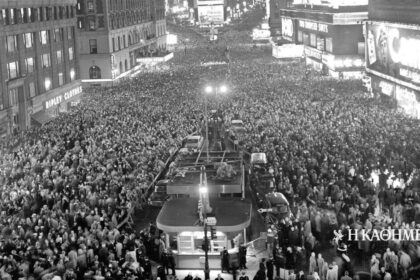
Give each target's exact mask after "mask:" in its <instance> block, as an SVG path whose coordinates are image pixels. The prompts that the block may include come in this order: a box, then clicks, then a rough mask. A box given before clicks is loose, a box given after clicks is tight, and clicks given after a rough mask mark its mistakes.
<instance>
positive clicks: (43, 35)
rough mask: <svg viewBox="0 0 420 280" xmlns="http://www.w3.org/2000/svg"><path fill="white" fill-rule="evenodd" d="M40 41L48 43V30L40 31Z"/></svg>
mask: <svg viewBox="0 0 420 280" xmlns="http://www.w3.org/2000/svg"><path fill="white" fill-rule="evenodd" d="M39 41H40V42H41V45H46V44H48V41H49V36H48V30H42V31H40V32H39Z"/></svg>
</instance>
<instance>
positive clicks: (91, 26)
mask: <svg viewBox="0 0 420 280" xmlns="http://www.w3.org/2000/svg"><path fill="white" fill-rule="evenodd" d="M95 29H96V23H95V18H89V30H90V31H94V30H95Z"/></svg>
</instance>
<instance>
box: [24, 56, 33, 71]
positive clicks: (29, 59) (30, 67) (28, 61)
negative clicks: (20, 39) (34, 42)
mask: <svg viewBox="0 0 420 280" xmlns="http://www.w3.org/2000/svg"><path fill="white" fill-rule="evenodd" d="M25 65H26V73H32V72H34V58H33V57H27V58H25Z"/></svg>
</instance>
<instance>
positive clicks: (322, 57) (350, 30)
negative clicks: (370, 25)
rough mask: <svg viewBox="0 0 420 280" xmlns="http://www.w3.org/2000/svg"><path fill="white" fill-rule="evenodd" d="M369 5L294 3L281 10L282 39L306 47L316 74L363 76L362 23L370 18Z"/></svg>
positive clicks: (360, 0) (306, 0) (357, 2)
mask: <svg viewBox="0 0 420 280" xmlns="http://www.w3.org/2000/svg"><path fill="white" fill-rule="evenodd" d="M367 3H368V1H367V0H354V1H344V0H342V1H329V0H323V1H320V0H294V1H293V5H290V4H286V5H287V6H288V7H286V8H280V9H279V16H280V22H281V23H280V25H281V35H282V39H284V40H286V41H289V42H290V43H296V44H303V45H304V56H305V61H306V64H307V65H311V66H313V68H315V70H317V71H322V72H323V73H324V74H328V75H331V76H334V77H337V78H338V77H360V76H361V75H362V73H363V71H364V48H365V47H364V44H365V43H364V36H363V28H362V27H363V24H362V22H363V20H366V19H367V8H368V6H367ZM276 13H277V10H276V11H272V14H273V15H275V14H276ZM273 20H274V19H273ZM277 21H278V20H277Z"/></svg>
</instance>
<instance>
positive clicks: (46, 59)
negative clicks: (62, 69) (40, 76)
mask: <svg viewBox="0 0 420 280" xmlns="http://www.w3.org/2000/svg"><path fill="white" fill-rule="evenodd" d="M41 65H42V68H48V67H50V66H51V57H50V54H49V53H44V54H42V55H41Z"/></svg>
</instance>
